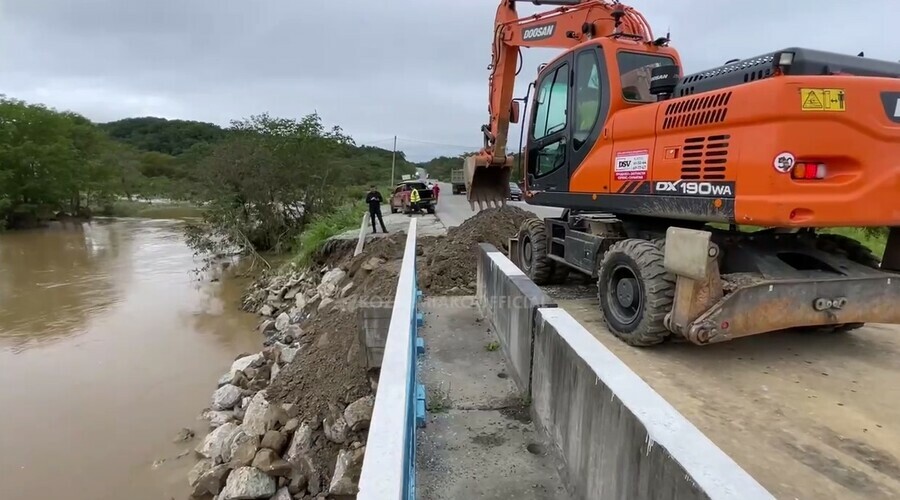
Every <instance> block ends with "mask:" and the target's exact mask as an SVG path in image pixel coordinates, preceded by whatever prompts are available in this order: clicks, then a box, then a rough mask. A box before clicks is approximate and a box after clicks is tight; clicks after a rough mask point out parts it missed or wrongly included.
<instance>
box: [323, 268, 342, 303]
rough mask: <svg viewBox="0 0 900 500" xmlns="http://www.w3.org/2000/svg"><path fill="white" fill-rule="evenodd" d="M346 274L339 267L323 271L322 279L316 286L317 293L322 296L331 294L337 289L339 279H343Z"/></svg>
mask: <svg viewBox="0 0 900 500" xmlns="http://www.w3.org/2000/svg"><path fill="white" fill-rule="evenodd" d="M346 275H347V273H345V272H344V270H343V269H341V268H339V267H336V268H334V269H332V270H331V271H328V272H327V273H325V275H324V276H322V281H321V282H319V286H318V287H317V288H316V290H317V291H318V292H319V295H321V296H322V297H331V296H333V295H334V293H335V291H337V287H338V285H340V283H341V280H343V279H344V276H346Z"/></svg>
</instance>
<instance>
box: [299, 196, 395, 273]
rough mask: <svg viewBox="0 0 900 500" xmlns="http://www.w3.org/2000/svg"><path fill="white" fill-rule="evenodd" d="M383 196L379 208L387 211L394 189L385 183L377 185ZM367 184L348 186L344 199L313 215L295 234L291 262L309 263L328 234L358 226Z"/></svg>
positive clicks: (331, 235)
mask: <svg viewBox="0 0 900 500" xmlns="http://www.w3.org/2000/svg"><path fill="white" fill-rule="evenodd" d="M376 189H378V190H379V191H380V192H381V196H383V197H384V203H382V205H381V206H382V212H388V213H389V211H390V210H389V208H388V207H389V206H390V197H391V192H392V191H393V189H392V188H391V187H389V186H388V185H387V184H384V185H379V186H376ZM368 192H369V187H368V186H350V187H348V188H347V190H346V193H345V194H344V198H345V200H346V201H345V202H344V203H342V204H340V205H338V207H337V208H336V209H335V210H334V211H332V212H330V213H328V214H323V215H320V216H318V217H316V218H315V219H314V220H313V221H312V222H311V223H309V225H307V226H306V229H304V230H303V232H302V233H300V236H299V237H298V238H297V242H298V245H297V250H296V252H295V253H294V256H293V258H292V259H291V262H292V263H293V264H294V265H297V266H301V267H305V266H307V265H309V263H310V262H311V260H312V256H313V255H315V254H316V252H318V251H319V250H320V249H321V248H322V246H323V245H325V242H326V241H328V239H329V238H331V237H333V236H336V235H338V234H341V233H343V232H345V231H349V230H351V229H358V228H359V225H360V223H361V222H362V216H363V214H364V213H366V210H367V207H366V203H365V201H364V198H365V195H366V193H368Z"/></svg>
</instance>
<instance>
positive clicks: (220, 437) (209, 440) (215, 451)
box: [196, 422, 240, 461]
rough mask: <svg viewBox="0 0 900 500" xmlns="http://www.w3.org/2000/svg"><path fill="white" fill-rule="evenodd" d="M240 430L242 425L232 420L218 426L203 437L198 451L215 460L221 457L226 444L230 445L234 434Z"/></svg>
mask: <svg viewBox="0 0 900 500" xmlns="http://www.w3.org/2000/svg"><path fill="white" fill-rule="evenodd" d="M238 431H240V427H238V426H237V425H235V424H234V423H232V422H228V423H227V424H223V425H221V426H219V427H217V428H216V429H214V430H213V431H212V432H210V433H209V434H207V435H206V437H205V438H204V439H203V442H202V443H200V444H199V445H198V446H197V448H196V451H197V453H199V454H201V455H203V456H204V457H206V458H210V459H212V460H213V461H215V460H216V459H219V458H221V457H222V451H223V450H224V449H225V446H228V445H229V443H231V440H232V438H233V437H234V434H235V433H237V432H238Z"/></svg>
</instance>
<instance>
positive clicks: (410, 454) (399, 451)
mask: <svg viewBox="0 0 900 500" xmlns="http://www.w3.org/2000/svg"><path fill="white" fill-rule="evenodd" d="M419 298H420V296H419V291H418V287H417V280H416V219H411V220H410V222H409V234H408V235H407V236H406V248H405V250H404V252H403V263H402V264H401V267H400V276H399V277H398V278H397V292H396V294H395V295H394V304H393V309H392V310H391V319H390V326H389V327H388V334H387V340H386V341H385V345H384V352H383V355H382V361H383V362H382V364H381V374H380V376H379V379H378V391H377V393H376V395H375V407H374V409H373V411H372V423H371V424H370V426H369V436H368V440H367V442H366V455H365V457H364V458H363V465H362V471H361V473H360V479H359V494H358V495H357V497H356V498H357V499H358V500H415V498H416V427H417V426H420V425H423V423H424V419H425V389H424V387H423V386H422V385H421V384H419V383H418V377H417V374H416V356H417V355H418V354H419V353H421V352H422V351H424V346H423V345H422V344H421V342H420V339H419V338H418V334H417V331H418V327H419V326H420V323H421V322H422V315H421V314H420V313H419V311H418V303H419Z"/></svg>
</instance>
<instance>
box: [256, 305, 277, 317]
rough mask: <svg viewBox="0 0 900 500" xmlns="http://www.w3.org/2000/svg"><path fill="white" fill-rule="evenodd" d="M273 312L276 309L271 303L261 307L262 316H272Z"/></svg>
mask: <svg viewBox="0 0 900 500" xmlns="http://www.w3.org/2000/svg"><path fill="white" fill-rule="evenodd" d="M273 313H275V309H274V308H273V307H272V306H270V305H269V304H266V305H264V306H262V307H260V308H259V314H260V316H271V315H272V314H273Z"/></svg>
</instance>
